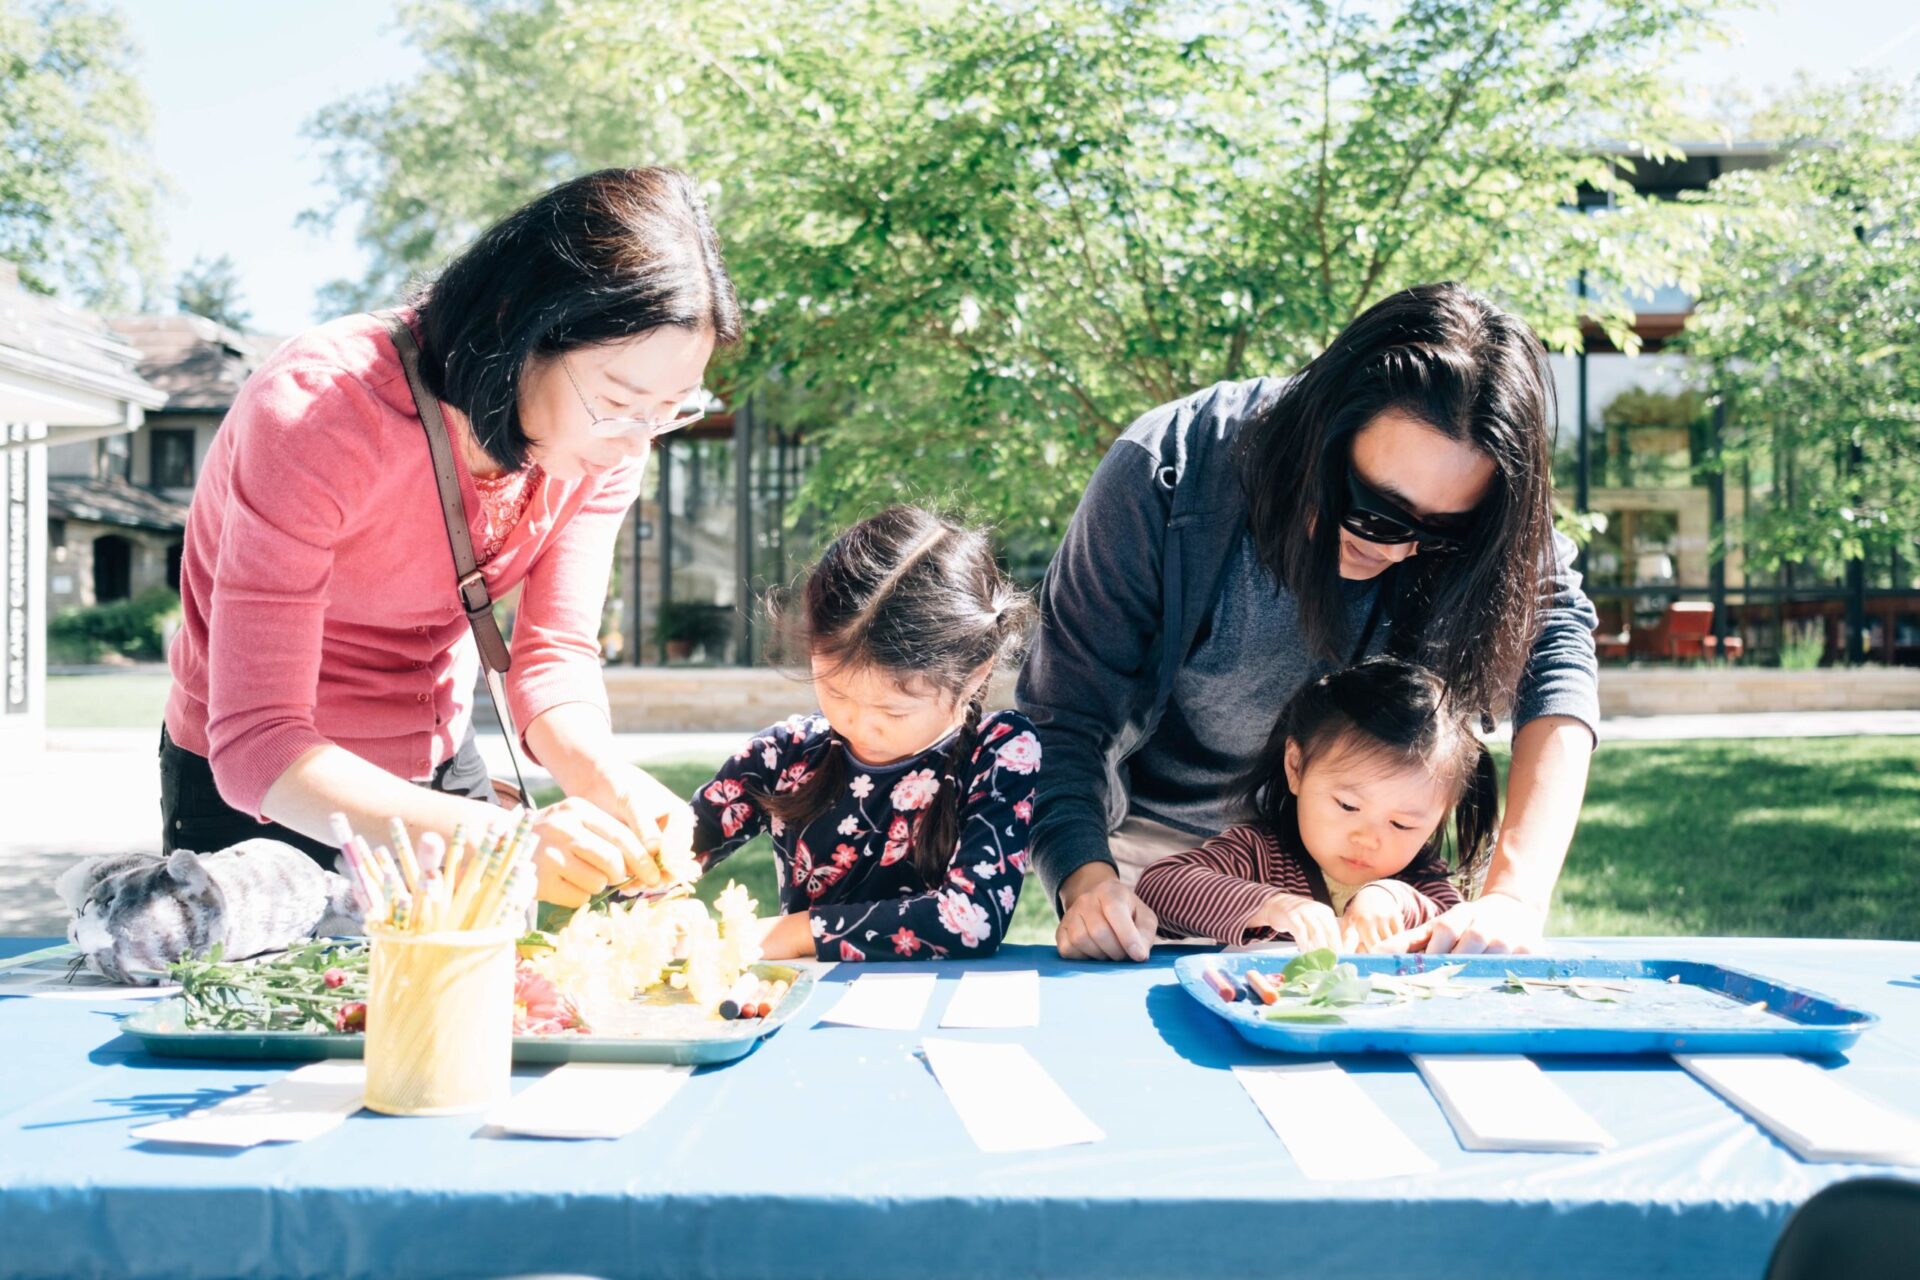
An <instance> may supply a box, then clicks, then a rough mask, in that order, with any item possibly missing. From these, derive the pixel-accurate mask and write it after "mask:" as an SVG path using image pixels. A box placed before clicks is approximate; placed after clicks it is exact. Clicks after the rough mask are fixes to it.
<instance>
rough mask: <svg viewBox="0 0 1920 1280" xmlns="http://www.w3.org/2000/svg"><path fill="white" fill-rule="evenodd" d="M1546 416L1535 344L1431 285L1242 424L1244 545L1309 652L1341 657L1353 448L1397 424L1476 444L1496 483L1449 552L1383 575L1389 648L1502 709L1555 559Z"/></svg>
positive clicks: (1486, 705)
mask: <svg viewBox="0 0 1920 1280" xmlns="http://www.w3.org/2000/svg"><path fill="white" fill-rule="evenodd" d="M1553 404H1554V398H1553V382H1552V375H1551V374H1550V373H1549V372H1548V369H1547V364H1546V351H1545V349H1544V348H1543V347H1542V346H1541V345H1540V341H1539V339H1537V338H1536V337H1535V336H1534V335H1533V332H1532V331H1531V330H1530V329H1528V328H1527V326H1526V325H1525V324H1523V323H1522V322H1521V321H1519V320H1518V319H1516V318H1514V317H1513V316H1510V315H1508V314H1507V313H1506V312H1504V311H1501V310H1500V309H1499V308H1497V307H1495V306H1494V305H1493V304H1492V303H1490V302H1487V301H1486V300H1485V299H1483V298H1481V297H1479V296H1477V295H1475V294H1474V293H1472V292H1470V291H1468V290H1467V289H1465V288H1463V287H1461V286H1460V285H1457V284H1433V285H1423V286H1421V287H1419V288H1416V289H1407V290H1405V291H1403V292H1401V293H1396V294H1394V295H1393V296H1391V297H1389V298H1386V299H1383V300H1382V301H1380V302H1378V303H1376V304H1374V306H1372V307H1370V308H1369V309H1368V310H1367V311H1366V312H1364V313H1363V314H1362V315H1361V316H1360V317H1359V318H1358V319H1356V320H1355V321H1354V322H1353V323H1352V324H1350V325H1348V326H1347V327H1346V328H1345V329H1344V330H1342V331H1341V333H1340V335H1339V336H1338V337H1336V338H1335V339H1334V340H1333V343H1332V345H1330V346H1329V347H1328V348H1327V349H1326V350H1325V351H1324V352H1322V353H1321V354H1320V355H1319V356H1318V357H1317V358H1315V359H1314V361H1313V362H1312V363H1311V364H1309V365H1308V366H1307V367H1306V368H1305V369H1304V370H1303V371H1302V372H1301V373H1300V375H1299V376H1298V377H1297V378H1295V379H1293V380H1292V382H1290V383H1289V384H1288V385H1287V387H1286V389H1285V390H1284V391H1283V392H1282V393H1281V394H1280V396H1279V397H1278V398H1277V399H1276V400H1275V402H1274V403H1273V404H1272V405H1271V406H1270V407H1269V408H1268V409H1267V410H1266V411H1265V413H1264V414H1263V415H1262V416H1261V417H1260V418H1259V419H1258V420H1257V421H1254V422H1251V423H1249V424H1248V426H1247V428H1246V430H1245V431H1244V432H1243V433H1242V435H1241V437H1240V440H1239V443H1238V445H1237V451H1238V454H1239V463H1240V473H1241V483H1242V485H1243V487H1244V488H1245V491H1246V496H1247V505H1248V515H1249V520H1248V523H1249V525H1250V526H1251V528H1252V531H1253V539H1254V545H1255V546H1256V547H1257V548H1258V550H1259V554H1260V558H1261V560H1262V562H1263V563H1264V564H1265V565H1266V566H1267V568H1268V569H1269V570H1271V571H1272V573H1273V574H1274V576H1275V577H1276V578H1277V579H1278V580H1279V581H1280V582H1282V583H1284V584H1285V585H1286V586H1287V588H1288V589H1289V590H1291V591H1292V592H1293V594H1294V596H1295V597H1296V598H1297V599H1298V601H1299V610H1300V627H1301V630H1302V632H1303V634H1304V636H1305V638H1306V642H1307V645H1308V649H1309V651H1310V652H1311V653H1313V654H1314V655H1315V656H1316V657H1319V658H1322V659H1325V660H1329V661H1335V662H1340V661H1345V660H1346V658H1347V646H1348V645H1349V644H1350V643H1351V638H1350V637H1348V635H1347V634H1346V632H1347V623H1346V618H1345V615H1344V613H1343V605H1342V596H1341V592H1340V581H1339V579H1340V519H1341V517H1342V516H1344V515H1345V514H1346V512H1347V507H1348V503H1349V498H1348V490H1347V484H1346V478H1347V467H1348V466H1349V465H1350V461H1351V450H1352V445H1353V438H1354V437H1355V436H1356V435H1358V434H1359V432H1360V431H1361V430H1362V429H1363V428H1365V427H1366V426H1367V424H1368V423H1370V422H1372V421H1373V420H1374V419H1375V418H1376V417H1378V416H1379V415H1380V414H1382V413H1385V412H1389V411H1398V412H1399V413H1402V414H1405V415H1407V416H1409V417H1411V418H1414V419H1416V420H1417V421H1419V422H1421V423H1424V424H1425V425H1427V426H1429V427H1432V428H1433V429H1434V430H1436V431H1439V432H1440V433H1442V434H1443V435H1445V436H1447V437H1448V438H1450V439H1453V440H1458V441H1461V442H1464V443H1466V444H1468V445H1470V446H1472V447H1473V448H1474V449H1476V450H1478V451H1479V452H1480V453H1482V454H1484V455H1485V456H1486V457H1487V458H1489V459H1491V460H1492V462H1493V466H1494V475H1493V481H1492V484H1491V486H1490V488H1489V489H1488V491H1487V494H1486V496H1485V498H1483V499H1482V500H1481V502H1480V504H1479V506H1478V507H1477V508H1476V509H1475V511H1474V513H1473V517H1472V520H1471V528H1470V529H1469V531H1468V532H1467V533H1466V535H1465V539H1466V541H1465V545H1464V546H1463V547H1462V548H1461V549H1460V550H1459V551H1457V552H1454V553H1452V554H1450V555H1431V554H1426V553H1422V554H1420V555H1416V556H1413V557H1410V558H1409V559H1407V560H1405V561H1402V562H1401V563H1400V564H1399V565H1397V566H1396V567H1395V568H1393V569H1391V570H1389V571H1388V572H1389V573H1390V574H1391V575H1393V578H1392V581H1390V582H1383V584H1382V590H1383V591H1386V592H1387V595H1386V597H1384V598H1385V599H1387V600H1388V601H1389V602H1390V603H1389V604H1388V606H1387V608H1388V612H1387V615H1386V616H1387V617H1388V619H1389V621H1390V622H1391V623H1392V627H1391V630H1390V633H1389V634H1390V637H1391V643H1392V649H1393V651H1394V652H1396V653H1399V654H1401V655H1402V656H1404V657H1407V658H1410V659H1413V660H1415V661H1418V662H1420V663H1422V664H1423V665H1426V666H1428V667H1431V668H1432V669H1433V670H1434V671H1435V672H1437V673H1438V674H1439V676H1440V678H1441V680H1443V681H1444V682H1445V683H1446V685H1447V687H1448V688H1449V689H1451V690H1452V691H1453V694H1454V697H1455V698H1456V699H1458V700H1460V701H1462V702H1464V703H1465V704H1467V705H1468V706H1470V707H1473V708H1475V709H1477V710H1481V711H1488V712H1496V713H1497V712H1500V711H1503V710H1505V709H1506V708H1507V707H1508V705H1509V704H1510V702H1511V699H1512V697H1513V694H1514V690H1515V687H1516V686H1517V684H1518V683H1519V679H1520V672H1521V669H1522V668H1523V667H1524V666H1525V664H1526V660H1527V654H1528V652H1529V650H1530V649H1531V647H1532V644H1533V640H1534V637H1535V635H1536V634H1537V632H1538V629H1539V617H1540V605H1539V596H1540V592H1541V590H1542V585H1543V575H1544V573H1545V571H1546V569H1547V567H1548V565H1549V563H1550V557H1551V555H1552V550H1553V546H1552V538H1553V498H1552V488H1553V476H1552V461H1553V442H1552V410H1553Z"/></svg>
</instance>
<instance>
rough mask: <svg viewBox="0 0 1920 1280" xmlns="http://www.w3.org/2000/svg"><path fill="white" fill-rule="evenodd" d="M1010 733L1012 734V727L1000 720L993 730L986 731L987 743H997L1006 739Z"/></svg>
mask: <svg viewBox="0 0 1920 1280" xmlns="http://www.w3.org/2000/svg"><path fill="white" fill-rule="evenodd" d="M1012 732H1013V726H1012V725H1010V724H1008V723H1007V722H1006V721H1005V720H1002V721H1000V722H999V723H998V724H996V725H994V726H993V728H991V729H989V730H987V741H988V742H998V741H999V740H1000V739H1002V738H1004V737H1006V736H1007V735H1008V734H1010V733H1012Z"/></svg>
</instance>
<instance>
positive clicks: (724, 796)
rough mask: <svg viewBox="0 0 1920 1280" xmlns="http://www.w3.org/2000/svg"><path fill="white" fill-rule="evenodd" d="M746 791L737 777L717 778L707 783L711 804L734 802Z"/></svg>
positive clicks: (708, 797) (708, 798)
mask: <svg viewBox="0 0 1920 1280" xmlns="http://www.w3.org/2000/svg"><path fill="white" fill-rule="evenodd" d="M744 791H745V789H744V788H743V787H741V785H740V782H739V779H737V778H715V779H714V780H713V781H712V782H711V783H709V784H708V785H707V800H708V802H709V803H711V804H732V803H733V802H734V801H735V800H738V799H739V798H740V797H741V795H742V794H743V793H744Z"/></svg>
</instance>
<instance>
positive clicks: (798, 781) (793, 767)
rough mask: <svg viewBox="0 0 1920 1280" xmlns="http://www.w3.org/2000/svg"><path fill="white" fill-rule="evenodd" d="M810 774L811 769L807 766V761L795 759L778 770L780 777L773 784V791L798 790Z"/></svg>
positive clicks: (811, 773)
mask: <svg viewBox="0 0 1920 1280" xmlns="http://www.w3.org/2000/svg"><path fill="white" fill-rule="evenodd" d="M812 776H813V770H812V769H809V768H808V767H807V762H806V761H805V760H796V761H794V762H793V763H792V764H790V765H788V766H787V767H786V768H785V769H782V770H781V771H780V777H779V779H778V780H777V781H776V782H775V783H774V784H773V789H774V790H775V791H798V790H799V789H800V788H801V786H803V785H804V784H805V783H806V781H807V779H808V778H811V777H812Z"/></svg>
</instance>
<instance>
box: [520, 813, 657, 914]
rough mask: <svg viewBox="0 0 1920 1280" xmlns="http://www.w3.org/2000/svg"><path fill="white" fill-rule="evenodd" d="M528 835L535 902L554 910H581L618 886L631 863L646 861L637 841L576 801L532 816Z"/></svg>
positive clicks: (617, 823) (606, 817) (608, 818)
mask: <svg viewBox="0 0 1920 1280" xmlns="http://www.w3.org/2000/svg"><path fill="white" fill-rule="evenodd" d="M532 833H533V836H534V838H535V839H536V840H538V841H539V845H538V851H537V852H536V853H535V854H534V857H533V866H534V870H535V871H536V872H537V873H538V874H539V886H540V887H539V897H540V900H541V901H542V902H551V903H553V904H554V905H555V906H561V907H583V906H585V905H586V904H587V900H588V899H589V898H591V897H593V895H594V894H596V893H599V892H600V891H601V890H603V889H606V888H607V887H608V886H610V885H616V884H621V883H624V882H625V881H626V879H627V878H628V870H627V869H628V868H629V867H630V866H632V865H633V863H634V862H636V861H643V862H648V863H651V862H652V858H651V856H650V855H649V854H648V853H647V851H646V849H645V848H644V847H642V845H641V844H640V837H638V836H636V835H635V834H634V833H633V832H632V831H630V830H628V829H627V827H626V825H625V824H624V823H623V822H621V821H620V820H619V819H617V818H615V817H614V816H613V815H611V814H609V813H608V812H607V811H606V810H604V809H602V808H600V807H599V806H598V805H596V804H594V803H593V802H592V801H591V800H585V799H582V798H580V797H579V796H569V797H567V798H566V799H565V800H562V801H560V803H558V804H555V805H549V806H548V807H547V808H545V809H540V810H538V811H536V813H535V816H534V821H533V828H532Z"/></svg>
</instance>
